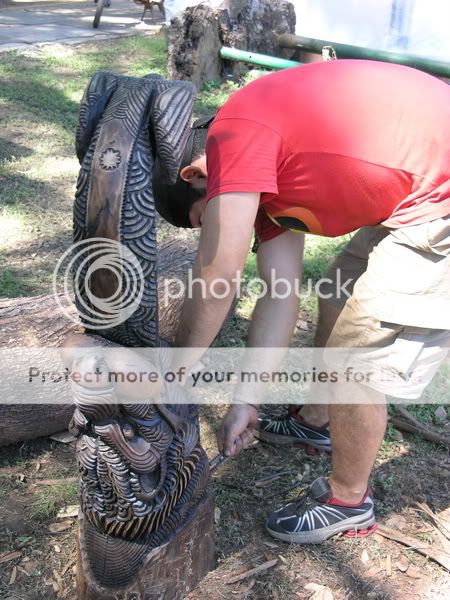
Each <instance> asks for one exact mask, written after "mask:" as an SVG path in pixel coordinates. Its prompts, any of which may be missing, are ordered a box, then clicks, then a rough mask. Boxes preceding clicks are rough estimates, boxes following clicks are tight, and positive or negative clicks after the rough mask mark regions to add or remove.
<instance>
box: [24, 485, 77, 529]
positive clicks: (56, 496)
mask: <svg viewBox="0 0 450 600" xmlns="http://www.w3.org/2000/svg"><path fill="white" fill-rule="evenodd" d="M77 499H78V486H77V485H76V484H75V483H61V484H58V485H53V486H45V487H42V489H39V490H38V491H37V492H36V493H35V494H34V496H33V498H32V501H31V504H30V517H31V518H32V519H35V520H37V521H47V520H48V519H51V518H52V517H54V516H55V515H56V513H57V512H58V510H59V509H60V508H62V507H63V506H64V505H66V504H70V503H75V502H77Z"/></svg>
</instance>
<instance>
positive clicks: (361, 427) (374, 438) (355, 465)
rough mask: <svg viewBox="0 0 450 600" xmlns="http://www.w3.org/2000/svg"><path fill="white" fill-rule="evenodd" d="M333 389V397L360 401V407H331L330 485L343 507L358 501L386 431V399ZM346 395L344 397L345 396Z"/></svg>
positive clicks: (345, 388)
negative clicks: (331, 450) (331, 451)
mask: <svg viewBox="0 0 450 600" xmlns="http://www.w3.org/2000/svg"><path fill="white" fill-rule="evenodd" d="M350 385H351V384H345V385H343V386H342V389H341V390H340V389H339V388H340V387H341V386H340V385H337V386H336V390H335V393H336V397H338V396H337V395H338V394H340V397H341V398H342V397H345V396H347V397H349V394H351V397H352V399H353V400H356V399H357V398H360V399H361V404H330V407H329V411H330V430H331V443H332V446H333V455H332V473H331V476H330V479H329V484H330V487H331V490H332V492H333V496H334V497H335V498H337V499H338V500H341V501H342V502H344V503H348V504H356V503H358V502H360V501H361V499H362V497H363V495H364V493H365V491H366V489H367V483H368V480H369V476H370V473H371V471H372V468H373V465H374V462H375V458H376V454H377V451H378V449H379V447H380V445H381V442H382V440H383V436H384V432H385V430H386V422H387V409H386V404H385V397H384V395H383V394H381V393H379V392H376V391H375V390H372V389H370V388H367V387H363V386H359V385H357V384H353V385H352V387H351V388H350ZM344 394H345V396H344Z"/></svg>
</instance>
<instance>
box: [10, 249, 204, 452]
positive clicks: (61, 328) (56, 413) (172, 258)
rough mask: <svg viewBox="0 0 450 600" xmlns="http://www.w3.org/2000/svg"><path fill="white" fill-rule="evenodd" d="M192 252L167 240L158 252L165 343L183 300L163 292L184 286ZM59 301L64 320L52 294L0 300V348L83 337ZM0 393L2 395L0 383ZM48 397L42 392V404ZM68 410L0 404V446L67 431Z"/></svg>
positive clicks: (71, 311) (73, 314) (71, 309)
mask: <svg viewBox="0 0 450 600" xmlns="http://www.w3.org/2000/svg"><path fill="white" fill-rule="evenodd" d="M195 247H196V244H195V243H194V242H187V241H182V242H180V241H176V240H175V241H174V240H169V241H166V242H163V243H162V244H161V245H160V247H159V250H158V296H159V331H160V335H161V337H162V338H163V339H165V340H167V341H168V342H171V341H173V340H174V338H175V334H176V331H177V326H178V318H179V315H180V311H181V307H182V304H183V297H182V294H178V295H177V294H174V295H173V298H171V300H170V302H168V301H167V298H166V297H165V294H166V288H167V285H168V282H169V281H170V280H172V279H178V280H179V281H180V282H182V283H183V284H186V282H187V273H188V269H189V267H190V266H191V265H192V263H193V261H194V257H195ZM166 283H167V285H166ZM177 296H178V297H177ZM61 301H62V303H63V304H64V306H65V308H66V311H67V313H68V314H67V315H65V314H64V313H63V311H62V310H61V309H60V307H59V306H58V303H57V301H56V298H55V297H54V296H53V295H47V296H35V297H32V298H14V299H9V300H4V301H2V302H1V303H0V345H1V346H2V347H5V348H14V347H28V348H36V349H37V348H40V347H41V348H42V347H46V348H57V347H59V346H61V344H62V343H63V341H64V340H65V339H67V337H68V336H70V335H73V334H79V333H83V326H82V324H81V322H80V320H79V318H78V313H77V310H76V307H75V304H73V303H72V302H71V301H70V300H69V299H65V298H61ZM43 393H44V392H43ZM57 393H59V392H57V391H55V394H57ZM0 394H1V396H3V395H4V391H3V393H2V384H1V382H0ZM48 394H49V391H48V388H46V389H45V398H46V400H48V397H49V396H48ZM73 408H74V407H73V404H72V402H71V401H70V403H69V404H60V403H55V404H39V403H35V404H0V446H6V445H8V444H13V443H15V442H21V441H24V440H29V439H34V438H38V437H41V436H46V435H51V434H52V433H55V432H57V431H62V430H64V429H67V426H68V424H69V421H70V418H71V416H72V413H73Z"/></svg>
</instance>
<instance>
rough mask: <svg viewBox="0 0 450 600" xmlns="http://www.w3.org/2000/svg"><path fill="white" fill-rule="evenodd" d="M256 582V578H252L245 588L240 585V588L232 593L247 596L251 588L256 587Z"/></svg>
mask: <svg viewBox="0 0 450 600" xmlns="http://www.w3.org/2000/svg"><path fill="white" fill-rule="evenodd" d="M255 583H256V579H252V580H251V581H250V582H249V584H248V585H247V586H246V587H245V588H242V587H240V588H239V589H238V590H235V591H233V592H231V593H232V594H239V595H242V596H243V597H244V598H245V597H246V596H247V594H248V593H249V592H250V590H251V589H252V588H253V587H254V585H255Z"/></svg>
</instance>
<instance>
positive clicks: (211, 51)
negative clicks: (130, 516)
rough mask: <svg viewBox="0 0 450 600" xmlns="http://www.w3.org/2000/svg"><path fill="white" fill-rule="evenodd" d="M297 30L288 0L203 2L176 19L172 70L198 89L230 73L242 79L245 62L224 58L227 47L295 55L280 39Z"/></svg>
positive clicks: (171, 42)
mask: <svg viewBox="0 0 450 600" xmlns="http://www.w3.org/2000/svg"><path fill="white" fill-rule="evenodd" d="M282 33H295V10H294V6H293V4H292V3H291V2H287V1H286V0H228V1H224V2H222V4H221V5H220V7H219V8H212V7H211V6H208V5H207V4H198V5H196V6H190V7H188V8H186V10H184V11H183V12H182V13H181V14H179V15H177V16H176V17H175V18H173V19H172V21H171V24H170V27H169V30H168V37H169V48H168V72H169V75H170V77H171V78H172V79H185V80H189V81H192V83H194V84H195V85H196V86H197V88H198V89H200V88H201V87H202V85H203V84H204V83H205V82H207V81H220V80H221V79H222V78H223V77H224V76H225V75H226V76H227V77H228V78H229V77H233V78H235V79H236V78H239V77H240V76H241V75H242V74H243V73H245V72H246V71H247V70H248V68H247V66H246V65H245V64H243V63H239V62H232V61H223V60H222V59H221V58H220V56H219V50H220V48H221V47H222V46H232V47H233V48H238V49H239V50H249V51H251V52H258V53H261V54H269V55H271V56H280V57H282V58H290V57H291V56H292V54H293V52H292V50H288V51H286V50H284V49H282V48H280V46H279V44H278V35H280V34H282Z"/></svg>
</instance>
